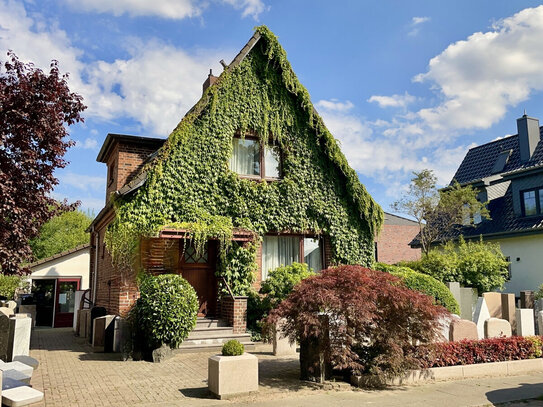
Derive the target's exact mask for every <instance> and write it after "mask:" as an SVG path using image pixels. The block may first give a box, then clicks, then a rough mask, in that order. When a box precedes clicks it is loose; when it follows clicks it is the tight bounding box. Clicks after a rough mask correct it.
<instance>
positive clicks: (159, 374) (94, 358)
mask: <svg viewBox="0 0 543 407" xmlns="http://www.w3.org/2000/svg"><path fill="white" fill-rule="evenodd" d="M270 351H271V347H269V346H267V345H265V346H262V347H260V348H258V349H257V352H254V353H255V354H256V355H257V356H258V358H259V375H260V391H259V393H258V395H257V396H250V397H247V398H245V399H237V400H236V401H237V402H240V401H241V402H253V401H258V400H270V399H277V398H284V397H292V396H294V395H296V396H299V395H309V394H315V393H316V392H322V390H320V389H316V388H315V387H312V386H311V384H307V383H304V382H301V381H300V380H298V377H299V363H298V359H297V358H277V357H273V356H272V355H271V352H270ZM212 354H213V353H189V354H179V355H176V356H175V357H173V358H171V359H169V360H167V361H166V362H163V363H149V362H142V361H139V362H134V361H127V362H123V361H121V360H120V357H119V355H117V354H106V353H94V352H92V349H91V347H90V346H89V345H88V344H86V343H85V342H84V340H83V339H80V338H76V337H74V336H73V334H72V331H71V329H70V328H66V329H63V328H57V329H35V330H33V332H32V342H31V350H30V355H31V356H32V357H34V358H36V359H38V360H39V361H40V366H39V368H38V369H37V370H36V371H35V372H34V375H33V377H32V386H33V387H34V388H36V389H38V390H40V391H43V392H44V394H45V398H44V401H43V402H42V403H37V404H35V406H39V405H40V406H63V407H66V406H85V407H92V406H130V405H138V406H141V405H148V406H152V405H172V406H174V405H175V406H177V405H186V406H207V405H210V406H211V405H222V404H230V402H228V401H219V400H214V399H211V398H209V396H208V393H207V359H208V357H209V356H210V355H212Z"/></svg>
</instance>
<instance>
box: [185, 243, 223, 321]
mask: <svg viewBox="0 0 543 407" xmlns="http://www.w3.org/2000/svg"><path fill="white" fill-rule="evenodd" d="M180 257H181V258H180V260H179V264H180V268H181V275H182V276H183V278H184V279H185V280H187V281H188V282H189V284H190V285H192V286H193V287H194V290H196V294H197V295H198V301H199V303H200V307H199V309H198V316H214V315H215V308H216V305H217V278H216V277H215V270H216V265H217V242H216V241H209V242H208V243H207V244H206V245H205V248H204V251H203V253H200V254H197V253H196V250H195V249H194V246H193V245H192V244H191V243H189V242H187V244H186V245H185V244H184V242H183V241H181V250H180Z"/></svg>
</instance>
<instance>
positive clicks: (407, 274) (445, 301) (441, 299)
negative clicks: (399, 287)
mask: <svg viewBox="0 0 543 407" xmlns="http://www.w3.org/2000/svg"><path fill="white" fill-rule="evenodd" d="M374 268H375V269H376V270H379V271H385V272H387V273H390V274H392V275H394V276H396V277H399V278H401V279H402V281H403V283H404V284H405V286H406V287H407V288H409V289H411V290H415V291H419V292H421V293H423V294H426V295H429V296H430V297H433V298H434V299H435V302H436V304H439V305H442V306H444V307H445V308H447V310H448V311H449V312H451V313H453V314H460V306H459V305H458V302H457V301H456V299H455V298H454V297H453V295H452V293H451V291H450V290H449V289H448V288H447V286H446V285H445V284H443V283H442V282H441V281H438V280H436V279H435V278H433V277H431V276H428V275H426V274H422V273H419V272H417V271H415V270H412V269H410V268H408V267H401V266H391V265H389V264H384V263H375V265H374Z"/></svg>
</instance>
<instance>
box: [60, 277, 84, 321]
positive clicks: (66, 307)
mask: <svg viewBox="0 0 543 407" xmlns="http://www.w3.org/2000/svg"><path fill="white" fill-rule="evenodd" d="M77 290H79V279H67V278H59V279H58V280H57V290H56V291H57V298H56V304H55V325H54V326H55V328H61V327H70V326H72V325H73V321H74V307H75V292H76V291H77Z"/></svg>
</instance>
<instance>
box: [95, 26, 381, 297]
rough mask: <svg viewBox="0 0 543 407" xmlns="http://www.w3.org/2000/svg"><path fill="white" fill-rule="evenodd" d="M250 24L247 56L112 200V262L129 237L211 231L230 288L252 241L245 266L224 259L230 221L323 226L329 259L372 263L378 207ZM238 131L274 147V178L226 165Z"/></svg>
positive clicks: (260, 228)
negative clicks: (128, 190)
mask: <svg viewBox="0 0 543 407" xmlns="http://www.w3.org/2000/svg"><path fill="white" fill-rule="evenodd" d="M257 31H258V32H259V33H260V35H261V36H262V37H261V39H260V40H259V41H258V43H257V44H256V45H255V47H254V48H253V49H252V50H251V52H250V53H249V54H248V55H247V57H246V58H245V59H244V60H243V61H242V63H241V64H240V65H239V66H237V67H235V68H233V69H232V70H225V71H224V72H223V73H222V74H221V76H220V78H219V80H218V82H217V83H216V84H215V85H214V86H211V87H210V88H208V89H207V90H206V92H205V94H204V96H203V97H202V99H201V100H200V101H199V102H198V103H197V104H196V106H195V107H194V108H193V109H192V110H191V111H190V112H189V113H188V114H187V115H186V116H185V118H184V119H183V120H182V121H181V122H180V123H179V125H178V126H177V127H176V129H175V130H174V131H173V133H172V134H171V135H170V137H169V139H168V141H167V142H166V143H165V145H164V146H163V148H162V149H161V150H160V151H159V154H158V156H157V159H155V160H154V161H152V162H151V163H150V164H149V165H147V167H146V168H145V169H144V170H145V171H147V173H148V178H147V183H146V184H145V185H144V186H143V187H142V188H140V189H139V190H138V191H137V192H136V194H135V195H134V196H133V197H131V198H128V199H126V198H125V199H123V200H120V201H118V202H117V217H116V219H115V221H114V222H113V223H112V224H111V225H110V227H109V230H108V233H107V237H106V241H107V244H108V248H109V250H110V252H111V253H112V255H113V258H114V263H115V262H117V264H119V263H123V259H122V258H123V257H124V262H127V261H129V260H128V259H127V258H126V257H127V256H129V255H130V253H133V252H134V245H133V244H131V243H130V242H134V241H136V240H138V239H139V237H141V236H156V235H157V233H158V232H159V231H160V229H162V228H163V227H165V226H175V227H178V228H183V229H188V230H189V231H190V232H191V234H192V237H193V238H194V239H195V241H196V245H197V248H200V249H201V247H203V244H204V243H205V241H206V240H207V239H208V238H209V237H215V238H217V237H218V238H219V239H220V240H221V242H222V244H221V248H222V253H223V255H222V258H223V262H222V263H223V266H222V273H223V274H224V275H225V276H226V277H227V280H230V281H229V282H230V285H231V286H233V288H234V291H235V292H236V294H242V293H244V292H246V291H247V290H248V288H249V286H250V280H251V276H250V275H251V274H252V273H251V272H252V271H253V270H254V267H255V263H254V254H255V252H256V246H253V247H249V248H248V249H246V250H249V251H250V255H249V256H247V253H244V255H245V256H241V257H244V258H248V259H249V260H246V261H245V263H246V267H243V266H241V267H240V265H239V264H236V265H232V264H230V262H231V261H232V259H233V258H237V256H225V255H224V254H225V253H226V251H227V249H228V248H229V241H230V238H231V237H232V229H233V228H234V227H241V228H245V229H249V230H251V231H253V232H255V233H256V234H257V236H260V237H262V236H263V235H264V234H265V233H266V232H268V231H285V230H288V231H291V232H305V231H314V232H318V233H323V234H326V235H327V236H329V237H330V243H331V246H332V252H333V253H332V255H333V257H332V262H333V263H334V264H361V265H365V266H369V265H370V264H371V263H372V261H373V236H374V235H375V233H377V232H378V231H379V229H380V226H381V224H382V221H383V212H382V210H381V208H380V207H379V205H377V204H376V203H375V201H374V200H373V199H372V198H371V196H370V195H369V194H368V193H367V191H366V190H365V188H364V186H363V185H362V184H361V183H360V182H359V180H358V176H357V174H356V173H355V171H354V170H353V169H352V168H350V167H349V165H348V164H347V161H346V159H345V157H344V155H343V154H342V152H341V151H340V149H339V147H338V144H337V143H336V141H335V139H334V138H333V136H332V135H331V134H330V132H329V131H328V130H327V129H326V128H325V126H324V124H323V121H322V119H321V118H320V117H319V116H318V115H317V114H316V113H314V110H313V106H312V104H311V101H310V98H309V94H308V92H307V90H306V89H305V88H304V87H303V86H302V85H301V84H300V83H299V82H298V80H297V78H296V76H295V74H294V72H293V71H292V68H291V66H290V64H289V62H288V61H287V59H286V54H285V52H284V50H283V49H282V47H281V46H280V45H279V43H278V41H277V39H276V37H275V36H274V35H273V34H272V33H271V32H270V31H269V30H268V29H267V28H266V27H265V26H262V27H258V28H257ZM236 133H241V134H247V133H254V134H256V135H258V136H259V137H260V139H261V143H262V144H269V143H270V139H271V140H272V141H273V143H275V144H276V145H278V147H279V148H280V150H281V153H282V175H283V179H282V180H281V181H280V182H255V181H251V180H246V179H240V178H239V177H238V175H237V174H235V173H233V172H231V171H230V170H229V169H228V162H229V158H230V156H231V154H232V138H233V136H234V135H235V134H236ZM228 257H229V258H230V260H228ZM251 259H252V260H253V261H251Z"/></svg>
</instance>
